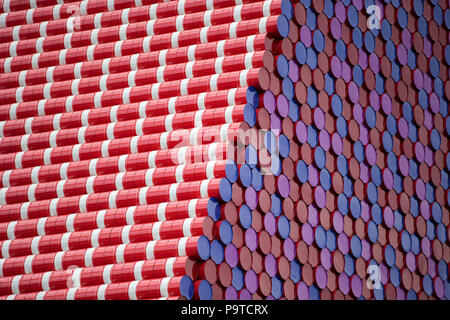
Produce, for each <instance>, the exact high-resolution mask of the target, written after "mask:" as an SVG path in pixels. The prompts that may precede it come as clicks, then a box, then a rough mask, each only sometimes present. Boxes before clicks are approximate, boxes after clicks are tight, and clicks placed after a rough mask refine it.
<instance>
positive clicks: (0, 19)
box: [0, 12, 8, 28]
mask: <svg viewBox="0 0 450 320" xmlns="http://www.w3.org/2000/svg"><path fill="white" fill-rule="evenodd" d="M7 15H8V13H6V12H5V13H2V14H0V28H6V16H7Z"/></svg>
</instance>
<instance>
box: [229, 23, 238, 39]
mask: <svg viewBox="0 0 450 320" xmlns="http://www.w3.org/2000/svg"><path fill="white" fill-rule="evenodd" d="M237 24H238V22H233V23H231V24H230V28H229V29H228V34H229V36H230V38H231V39H234V38H237V35H236V28H237Z"/></svg>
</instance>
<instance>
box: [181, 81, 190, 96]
mask: <svg viewBox="0 0 450 320" xmlns="http://www.w3.org/2000/svg"><path fill="white" fill-rule="evenodd" d="M188 83H189V79H183V80H181V82H180V94H181V95H182V96H187V95H188V94H189V93H188Z"/></svg>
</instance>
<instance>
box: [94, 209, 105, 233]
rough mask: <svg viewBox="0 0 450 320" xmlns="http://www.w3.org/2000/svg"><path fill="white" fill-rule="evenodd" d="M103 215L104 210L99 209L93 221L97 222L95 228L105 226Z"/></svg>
mask: <svg viewBox="0 0 450 320" xmlns="http://www.w3.org/2000/svg"><path fill="white" fill-rule="evenodd" d="M105 215H106V210H100V211H99V212H98V213H97V216H96V217H95V223H96V224H97V228H99V229H103V228H105Z"/></svg>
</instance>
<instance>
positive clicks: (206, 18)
mask: <svg viewBox="0 0 450 320" xmlns="http://www.w3.org/2000/svg"><path fill="white" fill-rule="evenodd" d="M211 13H212V11H211V10H208V11H205V13H204V14H203V25H204V26H205V27H210V26H211Z"/></svg>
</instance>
